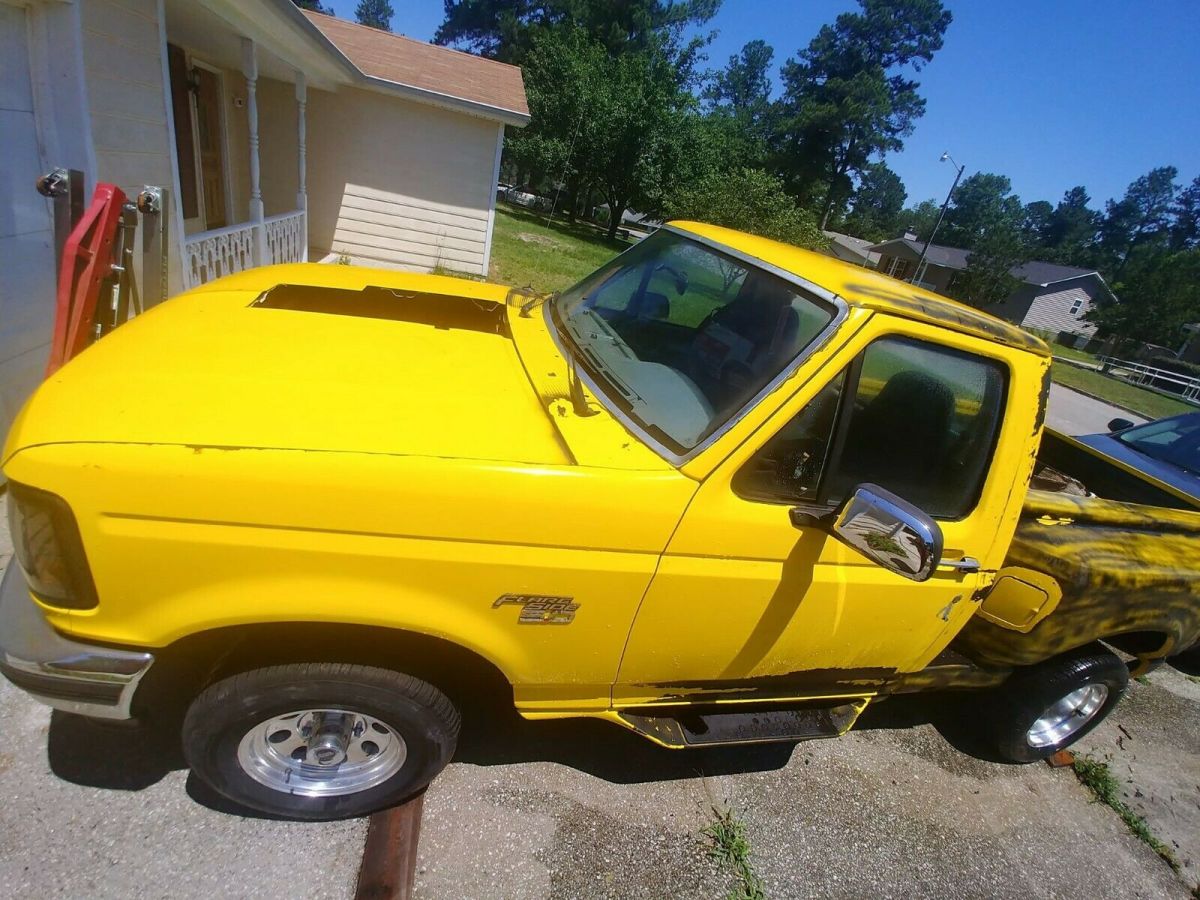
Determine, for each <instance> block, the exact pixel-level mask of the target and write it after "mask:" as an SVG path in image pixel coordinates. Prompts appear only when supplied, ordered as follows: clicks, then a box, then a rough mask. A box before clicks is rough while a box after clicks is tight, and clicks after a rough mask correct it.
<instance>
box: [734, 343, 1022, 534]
mask: <svg viewBox="0 0 1200 900" xmlns="http://www.w3.org/2000/svg"><path fill="white" fill-rule="evenodd" d="M1006 384H1007V378H1006V373H1005V370H1004V367H1003V366H1001V365H1000V364H998V363H996V362H994V361H992V360H988V359H984V358H983V357H979V356H975V355H973V354H969V353H961V352H959V351H957V350H951V349H950V348H948V347H941V346H938V345H936V344H930V343H926V342H923V341H915V340H910V339H908V338H884V339H881V340H878V341H876V342H875V343H873V344H871V346H870V347H868V348H867V350H866V351H865V352H864V353H863V354H862V355H861V356H860V357H859V358H858V359H856V360H855V361H854V362H853V363H852V364H851V365H850V366H848V367H847V368H846V370H845V371H843V372H842V373H840V374H839V375H838V376H837V377H836V378H834V379H833V381H832V382H830V383H829V384H828V385H826V387H825V388H824V389H823V390H822V391H821V392H820V393H819V394H818V395H817V396H816V397H814V398H813V400H812V401H811V402H809V404H808V405H807V406H805V408H804V409H803V410H801V411H800V413H799V414H797V415H796V416H795V418H793V419H792V420H791V421H790V422H789V423H788V424H787V425H785V426H784V427H783V429H782V430H781V431H780V432H779V433H778V434H776V435H775V436H774V437H773V438H771V440H769V441H768V442H767V443H766V445H765V446H763V448H762V449H761V450H759V451H758V453H756V454H755V455H754V457H752V458H751V459H750V460H749V461H748V462H747V463H746V465H745V466H743V467H742V469H741V470H740V471H739V472H738V473H737V475H736V476H735V477H734V480H733V488H734V491H735V492H736V493H737V494H738V495H740V496H742V497H745V498H746V499H749V500H760V501H765V502H768V503H790V504H797V503H798V504H811V505H815V506H821V507H834V506H837V505H838V504H839V503H841V501H842V500H844V499H845V498H846V497H847V496H848V495H849V494H850V493H851V492H852V491H853V490H854V488H855V487H857V486H858V485H859V484H862V483H864V482H872V483H874V484H878V485H880V486H882V487H884V488H886V489H888V490H890V491H892V492H894V493H896V494H898V495H900V496H901V497H903V498H904V499H906V500H908V501H909V502H910V503H914V504H916V505H917V506H919V507H921V508H922V509H924V510H925V511H926V512H927V513H929V514H930V515H932V516H935V517H937V518H943V519H956V518H960V517H962V516H964V515H966V514H967V513H968V512H970V510H971V509H972V508H973V507H974V505H975V501H976V500H977V499H978V496H979V491H980V489H981V488H982V484H983V478H984V475H985V474H986V472H987V467H988V463H989V462H990V460H991V456H992V451H993V449H994V446H995V442H996V436H997V434H998V432H999V422H1000V416H1001V412H1002V409H1003V405H1004V396H1005V389H1006Z"/></svg>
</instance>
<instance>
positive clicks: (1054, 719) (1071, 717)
mask: <svg viewBox="0 0 1200 900" xmlns="http://www.w3.org/2000/svg"><path fill="white" fill-rule="evenodd" d="M1107 700H1108V685H1105V684H1087V685H1084V686H1083V687H1081V688H1079V690H1076V691H1071V693H1069V694H1067V696H1065V697H1063V698H1062V699H1061V700H1059V701H1058V702H1057V703H1055V704H1054V705H1053V706H1051V707H1050V708H1049V709H1047V710H1046V711H1045V712H1044V713H1042V715H1041V718H1039V719H1038V720H1037V721H1036V722H1034V723H1033V725H1031V726H1030V728H1029V731H1027V732H1026V733H1025V739H1026V740H1027V741H1028V742H1029V746H1030V747H1054V746H1056V745H1058V744H1061V743H1062V742H1063V741H1065V740H1066V739H1067V738H1069V737H1070V736H1071V735H1073V734H1074V733H1075V732H1077V731H1079V730H1080V729H1081V728H1083V727H1084V726H1085V725H1087V723H1088V722H1090V721H1091V720H1092V719H1093V718H1095V716H1096V714H1097V713H1098V712H1100V710H1101V709H1103V708H1104V704H1105V702H1106V701H1107Z"/></svg>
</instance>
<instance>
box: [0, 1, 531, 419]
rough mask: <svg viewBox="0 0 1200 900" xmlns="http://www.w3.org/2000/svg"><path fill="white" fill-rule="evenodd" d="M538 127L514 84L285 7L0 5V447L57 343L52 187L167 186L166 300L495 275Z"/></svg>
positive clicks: (400, 40)
mask: <svg viewBox="0 0 1200 900" xmlns="http://www.w3.org/2000/svg"><path fill="white" fill-rule="evenodd" d="M528 121H529V109H528V105H527V104H526V100H525V91H524V87H523V84H522V80H521V72H520V69H518V68H516V67H514V66H509V65H505V64H503V63H498V62H494V61H491V60H486V59H481V58H479V57H476V56H472V55H470V54H466V53H460V52H458V51H455V50H449V49H446V48H443V47H434V46H432V45H429V44H425V43H422V42H420V41H415V40H411V39H409V38H405V37H402V36H400V35H393V34H389V33H387V32H382V31H377V30H375V29H370V28H366V27H363V26H361V25H356V24H352V23H349V22H344V21H340V20H337V19H334V18H332V17H328V16H321V15H317V14H311V13H305V12H303V11H301V10H300V9H298V8H297V7H296V6H295V4H294V3H292V2H291V0H74V2H70V0H21V2H18V3H17V4H16V5H13V4H12V3H10V2H8V0H0V159H3V160H4V163H3V165H0V259H3V260H4V266H3V268H0V434H3V432H4V431H6V430H7V428H8V424H9V422H10V421H11V419H12V417H13V415H14V414H15V413H16V410H17V409H18V407H19V406H20V404H21V403H22V402H23V401H24V398H25V397H26V396H27V394H28V392H29V391H30V390H31V389H32V387H33V385H35V384H36V383H37V381H38V380H39V379H40V377H41V373H42V370H43V368H44V366H45V360H46V348H47V345H48V341H49V336H50V325H51V318H52V315H53V302H54V286H55V280H56V278H55V276H56V273H55V272H54V249H53V242H52V221H51V214H50V208H49V203H48V201H46V200H44V199H43V198H41V197H40V196H38V194H37V193H35V191H34V187H33V185H34V180H35V179H36V178H37V176H38V175H39V174H41V173H43V172H46V171H48V170H50V169H52V168H54V167H56V166H63V167H68V168H75V169H79V170H80V171H82V172H83V173H84V180H85V183H86V192H87V193H86V199H87V200H88V201H90V199H91V192H92V190H93V187H94V185H95V184H96V182H97V181H109V182H115V183H116V184H117V185H119V186H120V187H121V188H122V189H123V190H124V191H125V192H126V193H127V194H130V195H131V196H132V195H135V194H136V193H137V192H138V191H139V190H140V189H141V188H142V186H144V185H158V186H163V187H166V188H168V189H169V191H170V195H169V199H170V208H169V209H168V216H167V220H168V225H169V233H168V248H169V265H168V281H169V291H170V293H176V292H178V291H180V290H182V289H184V288H187V287H191V286H194V285H197V284H200V283H203V282H205V281H209V280H211V279H213V278H215V277H218V276H220V275H222V274H226V273H229V272H237V271H241V270H242V269H245V268H249V267H251V266H255V265H263V264H266V263H272V262H296V261H302V260H306V259H314V260H322V259H327V258H332V257H334V256H337V255H339V254H345V255H348V256H349V257H350V258H351V259H352V260H353V261H354V262H358V263H363V264H366V265H382V266H392V267H403V268H411V269H432V268H435V267H438V266H441V267H444V268H446V269H450V270H457V271H464V272H471V273H479V274H486V273H487V269H488V258H489V253H490V249H491V236H492V223H493V219H494V211H495V184H496V179H497V177H498V172H499V164H500V151H501V148H502V146H503V139H504V127H505V125H515V126H521V125H524V124H526V123H527V122H528ZM131 378H133V379H134V382H136V375H131Z"/></svg>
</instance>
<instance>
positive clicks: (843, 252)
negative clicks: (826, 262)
mask: <svg viewBox="0 0 1200 900" xmlns="http://www.w3.org/2000/svg"><path fill="white" fill-rule="evenodd" d="M822 234H824V235H825V237H827V238H829V247H828V248H827V249H826V250H824V251H823V252H824V253H825V254H826V255H827V256H832V257H833V258H834V259H840V260H842V261H843V262H848V263H851V264H852V265H855V266H866V267H868V268H872V269H873V268H875V266H877V265H878V264H879V254H878V253H876V252H874V251H873V250H872V249H871V247H872V244H871V242H870V241H868V240H866V239H865V238H857V237H852V236H851V235H848V234H839V233H838V232H836V231H824V232H822Z"/></svg>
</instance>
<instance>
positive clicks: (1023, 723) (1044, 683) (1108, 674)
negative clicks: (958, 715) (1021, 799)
mask: <svg viewBox="0 0 1200 900" xmlns="http://www.w3.org/2000/svg"><path fill="white" fill-rule="evenodd" d="M1089 685H1102V686H1103V687H1104V690H1105V691H1106V692H1107V696H1105V697H1104V699H1103V702H1102V703H1100V704H1099V706H1098V707H1097V708H1096V709H1095V711H1094V712H1091V713H1090V718H1088V719H1087V720H1086V721H1085V722H1084V723H1083V724H1082V725H1079V726H1078V727H1077V728H1076V730H1074V731H1072V732H1071V733H1070V734H1068V735H1066V736H1064V737H1062V738H1061V739H1058V740H1055V741H1054V742H1053V743H1046V744H1044V745H1041V746H1039V745H1036V744H1035V743H1031V738H1030V729H1031V728H1033V726H1034V723H1036V722H1037V721H1038V720H1039V719H1040V718H1041V717H1042V716H1043V715H1044V714H1046V713H1049V712H1050V711H1051V708H1052V707H1053V706H1054V705H1055V704H1056V703H1058V702H1059V701H1062V700H1064V699H1065V698H1066V697H1068V696H1069V695H1071V694H1072V693H1074V692H1075V691H1079V690H1081V689H1082V688H1085V687H1088V686H1089ZM1128 685H1129V668H1128V666H1126V665H1125V663H1123V662H1122V661H1121V660H1120V659H1119V658H1118V657H1117V656H1116V655H1114V654H1113V653H1111V652H1109V651H1108V650H1106V649H1104V648H1103V647H1101V646H1100V645H1099V644H1092V645H1090V646H1087V647H1082V648H1080V649H1079V650H1075V651H1072V652H1071V653H1066V654H1063V655H1062V656H1056V657H1055V658H1053V659H1049V660H1046V661H1045V662H1042V663H1038V664H1037V665H1034V666H1029V667H1028V668H1024V669H1019V670H1017V671H1016V672H1015V673H1014V674H1013V675H1012V676H1011V677H1010V678H1009V679H1008V681H1006V682H1005V683H1004V685H1003V686H1002V687H1000V688H998V689H997V691H996V692H995V693H994V694H993V696H992V702H991V703H990V704H985V709H986V712H987V715H988V731H989V737H990V739H991V743H992V746H993V748H994V749H995V750H996V752H997V753H998V754H999V755H1000V757H1001V758H1003V759H1005V760H1007V761H1009V762H1016V763H1030V762H1037V761H1038V760H1041V759H1047V758H1048V757H1050V756H1053V755H1054V754H1055V753H1057V752H1058V751H1059V750H1062V749H1064V748H1066V747H1069V746H1071V745H1072V744H1073V743H1075V742H1076V741H1077V740H1079V739H1080V738H1081V737H1083V736H1084V735H1085V734H1087V733H1088V732H1089V731H1091V730H1092V729H1093V728H1095V727H1096V726H1097V725H1099V724H1100V722H1102V721H1103V720H1104V717H1105V716H1107V715H1108V714H1109V713H1110V712H1112V709H1113V707H1115V706H1116V705H1117V701H1119V700H1120V699H1121V695H1122V694H1124V693H1125V688H1126V687H1127V686H1128ZM1097 693H1098V692H1097ZM1077 715H1078V713H1077ZM1046 739H1049V738H1046Z"/></svg>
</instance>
